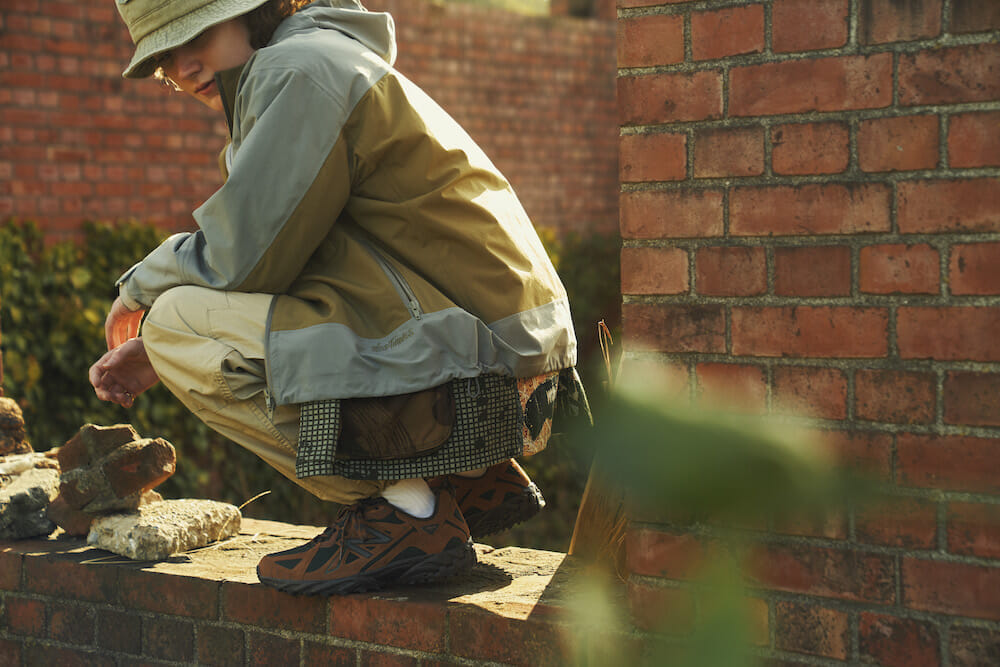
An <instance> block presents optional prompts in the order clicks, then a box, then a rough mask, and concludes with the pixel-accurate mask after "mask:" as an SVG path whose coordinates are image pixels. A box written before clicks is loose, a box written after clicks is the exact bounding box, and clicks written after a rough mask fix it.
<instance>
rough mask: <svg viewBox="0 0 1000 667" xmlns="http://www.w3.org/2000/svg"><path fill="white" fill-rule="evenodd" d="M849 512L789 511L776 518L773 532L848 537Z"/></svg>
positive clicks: (806, 535) (832, 537)
mask: <svg viewBox="0 0 1000 667" xmlns="http://www.w3.org/2000/svg"><path fill="white" fill-rule="evenodd" d="M847 518H848V517H847V513H846V512H845V511H841V510H834V509H830V510H827V511H824V512H819V511H808V512H789V513H787V514H786V515H783V516H780V517H778V518H776V519H775V521H774V526H773V528H772V532H774V533H780V534H782V535H802V536H805V537H825V538H827V539H831V540H845V539H847Z"/></svg>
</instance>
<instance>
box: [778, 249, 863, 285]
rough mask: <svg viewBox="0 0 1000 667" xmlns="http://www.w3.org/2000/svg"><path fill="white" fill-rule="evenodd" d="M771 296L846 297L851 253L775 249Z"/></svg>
mask: <svg viewBox="0 0 1000 667" xmlns="http://www.w3.org/2000/svg"><path fill="white" fill-rule="evenodd" d="M774 293H775V294H778V295H782V296H849V295H850V294H851V249H850V248H848V247H846V246H814V247H801V248H775V249H774Z"/></svg>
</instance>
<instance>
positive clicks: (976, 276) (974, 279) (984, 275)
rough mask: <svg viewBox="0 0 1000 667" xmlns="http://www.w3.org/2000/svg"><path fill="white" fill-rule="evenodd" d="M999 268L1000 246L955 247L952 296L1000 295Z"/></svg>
mask: <svg viewBox="0 0 1000 667" xmlns="http://www.w3.org/2000/svg"><path fill="white" fill-rule="evenodd" d="M998 120H1000V119H998ZM997 127H1000V125H998V126H997ZM998 266H1000V243H974V244H968V245H964V244H963V245H954V246H952V248H951V261H950V267H949V273H948V288H949V290H950V291H951V293H952V294H1000V271H998V270H997V267H998Z"/></svg>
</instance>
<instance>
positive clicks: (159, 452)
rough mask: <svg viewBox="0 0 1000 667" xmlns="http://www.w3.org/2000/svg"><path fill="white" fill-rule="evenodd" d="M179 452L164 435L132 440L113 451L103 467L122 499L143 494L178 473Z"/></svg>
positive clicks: (116, 492)
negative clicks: (175, 472)
mask: <svg viewBox="0 0 1000 667" xmlns="http://www.w3.org/2000/svg"><path fill="white" fill-rule="evenodd" d="M176 463H177V454H176V453H175V452H174V446H173V445H171V444H170V443H169V442H167V441H166V440H164V439H163V438H155V439H144V440H139V441H137V442H133V443H129V444H128V445H125V446H123V447H121V448H120V449H118V450H117V451H115V452H114V453H112V454H111V455H110V456H109V457H108V458H107V460H106V461H105V462H104V464H103V465H102V466H101V470H102V472H103V473H104V477H105V479H107V481H108V484H109V486H110V487H111V490H112V491H113V492H114V494H115V496H117V497H118V498H125V497H126V496H129V495H131V494H133V493H143V492H144V491H148V490H150V489H152V488H153V487H155V486H158V485H159V484H161V483H162V482H164V481H165V480H166V479H167V478H169V477H170V476H171V475H173V474H174V470H175V469H176Z"/></svg>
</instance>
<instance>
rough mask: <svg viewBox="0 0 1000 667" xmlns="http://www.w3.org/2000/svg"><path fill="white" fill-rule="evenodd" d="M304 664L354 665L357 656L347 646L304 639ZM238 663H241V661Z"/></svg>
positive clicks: (350, 666) (342, 666)
mask: <svg viewBox="0 0 1000 667" xmlns="http://www.w3.org/2000/svg"><path fill="white" fill-rule="evenodd" d="M303 649H304V651H305V664H307V665H332V666H333V667H355V665H356V664H357V658H356V657H355V654H354V649H353V648H349V647H347V646H330V645H328V644H320V643H317V642H313V641H306V642H305V644H304V646H303ZM240 664H243V663H242V662H241V663H240Z"/></svg>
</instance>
